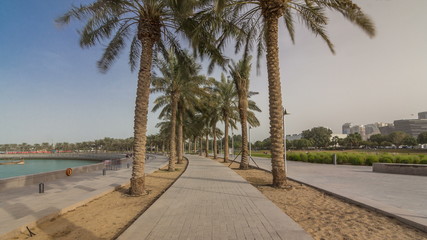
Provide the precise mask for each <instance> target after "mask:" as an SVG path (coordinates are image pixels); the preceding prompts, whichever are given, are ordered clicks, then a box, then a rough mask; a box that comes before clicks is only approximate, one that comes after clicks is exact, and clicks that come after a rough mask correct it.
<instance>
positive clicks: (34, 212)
mask: <svg viewBox="0 0 427 240" xmlns="http://www.w3.org/2000/svg"><path fill="white" fill-rule="evenodd" d="M129 161H130V160H129ZM167 161H168V160H167V158H166V157H164V156H159V155H157V156H156V157H152V158H149V159H148V160H147V162H146V168H145V172H146V173H152V172H154V171H155V170H157V169H159V168H160V167H162V166H164V165H166V164H167ZM130 177H131V168H126V167H125V168H123V169H120V170H117V171H107V174H106V175H105V176H104V175H102V171H96V172H90V173H82V174H78V175H77V174H76V175H72V176H71V177H67V178H63V179H57V180H54V181H51V182H45V192H44V193H43V194H39V193H38V185H31V186H26V187H22V188H17V189H11V190H5V191H1V192H0V236H1V235H3V234H6V233H8V232H10V231H12V230H14V229H17V228H22V227H25V226H31V225H32V224H34V223H35V221H37V220H38V219H40V218H43V217H46V216H52V215H55V214H58V213H60V212H67V211H68V210H71V209H74V208H76V207H78V206H81V205H83V204H84V203H87V202H89V201H91V200H93V199H95V198H97V197H99V196H102V195H103V194H105V193H107V192H111V191H113V190H114V189H115V188H116V187H118V186H121V185H123V184H127V183H129V179H130Z"/></svg>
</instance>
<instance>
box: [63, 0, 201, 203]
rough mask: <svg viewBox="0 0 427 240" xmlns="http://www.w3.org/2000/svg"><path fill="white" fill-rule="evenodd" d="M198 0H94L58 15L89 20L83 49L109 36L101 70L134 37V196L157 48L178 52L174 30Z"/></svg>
mask: <svg viewBox="0 0 427 240" xmlns="http://www.w3.org/2000/svg"><path fill="white" fill-rule="evenodd" d="M195 2H196V1H171V0H114V1H112V0H96V1H95V2H93V3H91V4H87V5H80V6H79V7H73V8H72V9H71V10H70V11H68V12H67V13H65V14H64V15H63V16H62V17H60V18H58V19H57V22H58V23H60V24H68V23H69V22H70V20H71V19H72V18H74V19H77V20H81V21H86V22H85V26H84V27H83V29H82V30H81V31H80V34H81V38H80V45H81V46H82V47H91V46H94V45H96V44H97V43H102V41H104V40H109V39H111V40H110V42H109V44H108V45H107V47H106V48H105V51H104V54H103V56H102V58H101V59H100V60H99V61H98V67H99V69H100V70H101V71H102V72H105V71H107V70H108V68H109V67H110V66H111V65H112V63H113V62H114V60H115V59H116V58H117V56H118V55H119V53H120V52H121V50H122V49H123V48H124V47H125V46H126V42H127V41H126V40H128V39H129V40H131V44H130V54H129V64H130V67H131V70H135V69H137V68H138V69H139V72H138V86H137V91H136V101H135V118H134V139H135V140H134V146H133V147H134V149H133V150H134V161H133V169H132V177H131V180H130V183H131V187H130V193H131V194H132V195H141V194H143V193H144V192H145V174H144V165H145V153H146V149H145V144H146V132H147V114H148V100H149V98H148V97H149V94H150V91H149V88H150V81H151V67H152V59H153V55H154V54H155V53H156V52H159V51H160V52H162V53H164V54H166V52H167V51H166V49H167V48H166V46H167V45H170V46H171V47H173V49H174V50H175V51H177V52H179V51H180V47H179V45H178V41H177V38H176V32H177V31H178V30H181V28H180V25H181V24H180V22H181V21H180V20H181V19H185V18H187V17H188V16H190V15H191V14H192V13H193V8H194V7H195V4H194V3H195ZM207 44H209V42H207V43H205V45H207ZM138 60H139V65H138Z"/></svg>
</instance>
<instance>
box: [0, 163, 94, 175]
mask: <svg viewBox="0 0 427 240" xmlns="http://www.w3.org/2000/svg"><path fill="white" fill-rule="evenodd" d="M8 161H12V160H0V162H8ZM13 161H17V160H16V159H15V160H13ZM95 163H98V161H90V160H67V159H59V160H55V159H46V160H45V159H33V160H26V159H25V164H23V165H19V164H12V165H0V179H2V178H10V177H16V176H24V175H30V174H36V173H42V172H51V171H56V170H61V169H63V170H64V171H65V169H67V168H73V167H78V166H84V165H89V164H95Z"/></svg>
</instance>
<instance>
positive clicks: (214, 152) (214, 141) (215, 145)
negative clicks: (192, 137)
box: [212, 123, 218, 159]
mask: <svg viewBox="0 0 427 240" xmlns="http://www.w3.org/2000/svg"><path fill="white" fill-rule="evenodd" d="M215 130H216V123H214V124H213V126H212V133H213V147H212V151H213V156H214V159H216V158H217V157H218V156H217V148H218V146H217V143H216V134H215V133H216V131H215Z"/></svg>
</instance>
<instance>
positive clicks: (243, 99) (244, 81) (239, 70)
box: [230, 57, 261, 169]
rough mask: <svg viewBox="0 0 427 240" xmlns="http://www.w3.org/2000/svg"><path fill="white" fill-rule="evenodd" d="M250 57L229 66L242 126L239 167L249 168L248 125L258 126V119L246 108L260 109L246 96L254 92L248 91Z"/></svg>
mask: <svg viewBox="0 0 427 240" xmlns="http://www.w3.org/2000/svg"><path fill="white" fill-rule="evenodd" d="M250 60H251V58H250V57H246V58H243V59H242V60H240V61H239V62H237V63H234V62H233V63H232V65H231V66H230V75H231V78H232V79H233V82H234V84H235V86H236V91H237V95H238V98H239V100H238V106H239V116H240V124H241V126H242V159H241V161H240V169H248V168H249V159H248V153H249V150H248V125H247V123H248V122H249V124H250V125H251V126H252V127H256V126H259V122H258V120H257V119H256V120H255V119H254V115H250V116H251V117H249V114H248V108H252V109H253V110H257V111H261V110H260V109H259V108H258V107H257V106H256V105H255V103H254V102H250V101H249V100H248V98H249V97H250V95H253V94H255V93H253V92H249V75H250V71H251V63H250Z"/></svg>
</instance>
